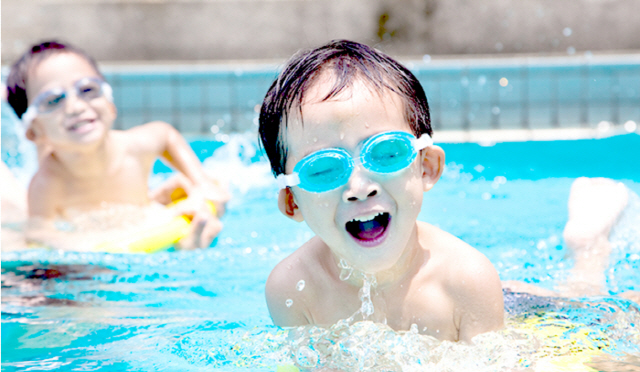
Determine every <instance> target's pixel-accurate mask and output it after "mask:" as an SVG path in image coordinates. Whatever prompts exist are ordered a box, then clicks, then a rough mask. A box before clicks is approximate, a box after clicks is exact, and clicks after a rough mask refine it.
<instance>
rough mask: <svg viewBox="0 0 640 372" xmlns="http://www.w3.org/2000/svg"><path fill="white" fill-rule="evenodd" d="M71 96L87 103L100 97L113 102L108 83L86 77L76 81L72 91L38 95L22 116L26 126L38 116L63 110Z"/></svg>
mask: <svg viewBox="0 0 640 372" xmlns="http://www.w3.org/2000/svg"><path fill="white" fill-rule="evenodd" d="M70 94H73V95H75V96H76V98H79V99H81V100H83V101H85V102H89V101H91V100H94V99H96V98H100V97H106V98H107V99H108V100H109V101H111V102H113V93H112V91H111V86H110V85H109V84H108V83H107V82H105V81H104V80H102V79H98V78H95V77H86V78H83V79H80V80H78V81H76V82H75V83H74V84H73V87H71V88H70V89H67V90H65V89H62V88H54V89H51V90H48V91H46V92H42V93H40V94H38V95H37V96H36V98H35V99H34V100H33V103H32V104H30V105H29V107H27V111H25V113H24V114H22V122H23V123H24V126H25V127H28V126H29V125H30V124H31V122H32V121H33V119H35V118H36V116H38V115H42V114H48V113H51V112H54V111H56V110H59V109H60V108H62V107H63V106H64V105H65V101H66V99H67V97H69V95H70Z"/></svg>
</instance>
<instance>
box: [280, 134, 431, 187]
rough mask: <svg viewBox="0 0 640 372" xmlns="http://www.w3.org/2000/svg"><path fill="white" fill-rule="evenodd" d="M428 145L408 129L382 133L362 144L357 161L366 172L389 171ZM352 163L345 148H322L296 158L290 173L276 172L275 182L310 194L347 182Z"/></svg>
mask: <svg viewBox="0 0 640 372" xmlns="http://www.w3.org/2000/svg"><path fill="white" fill-rule="evenodd" d="M432 145H433V140H432V139H431V137H429V136H428V135H423V136H421V137H420V138H419V139H417V138H416V137H415V136H414V135H413V134H411V133H408V132H402V131H391V132H382V133H379V134H376V135H374V136H372V137H370V138H369V139H367V140H366V141H365V142H364V143H363V144H362V148H361V150H360V156H359V157H358V160H359V162H360V164H361V165H362V167H364V168H365V169H367V170H368V171H370V172H374V173H378V174H391V173H395V172H399V171H401V170H403V169H406V168H408V167H409V166H410V165H411V163H413V161H414V160H415V159H416V157H417V156H418V152H419V151H420V150H422V149H424V148H426V147H429V146H432ZM354 166H355V165H354V161H353V158H352V157H351V154H349V153H348V152H347V151H346V150H345V149H341V148H328V149H322V150H319V151H316V152H314V153H311V154H309V155H307V156H305V157H304V158H303V159H302V160H300V161H299V162H298V163H297V164H296V165H295V167H294V168H293V173H292V174H286V175H285V174H280V175H278V177H277V178H276V182H277V183H278V186H279V187H280V188H285V187H292V186H298V187H299V188H301V189H303V190H305V191H308V192H313V193H321V192H326V191H331V190H335V189H337V188H338V187H340V186H343V185H345V184H346V183H347V181H348V180H349V177H351V172H352V171H353V168H354Z"/></svg>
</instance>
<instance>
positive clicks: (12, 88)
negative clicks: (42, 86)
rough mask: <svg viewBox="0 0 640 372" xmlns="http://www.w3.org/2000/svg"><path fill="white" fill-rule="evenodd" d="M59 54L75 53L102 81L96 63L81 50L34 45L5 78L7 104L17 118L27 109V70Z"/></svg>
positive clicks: (53, 43) (53, 44) (48, 43)
mask: <svg viewBox="0 0 640 372" xmlns="http://www.w3.org/2000/svg"><path fill="white" fill-rule="evenodd" d="M59 53H75V54H76V55H78V56H80V57H82V58H84V59H86V60H87V62H89V64H90V65H91V66H92V67H93V68H94V70H96V72H97V73H98V75H99V76H100V77H101V78H103V79H104V76H103V75H102V73H101V72H100V70H99V69H98V65H97V63H96V61H95V60H94V59H93V58H92V57H91V56H90V55H88V54H87V53H86V52H85V51H83V50H82V49H79V48H76V47H74V46H72V45H69V44H63V43H60V42H57V41H45V42H43V43H40V44H37V45H34V46H32V47H31V48H30V49H29V50H27V51H26V52H25V53H24V54H23V55H22V56H21V57H20V58H19V59H18V60H17V61H16V62H15V63H14V64H13V65H12V66H11V70H10V71H9V76H7V102H9V105H11V107H12V108H13V111H15V112H16V115H18V117H19V118H22V114H24V113H25V111H27V107H29V102H28V100H27V80H28V78H29V70H30V69H31V68H32V67H34V66H36V65H37V64H39V63H40V62H42V61H44V60H45V59H47V58H49V57H50V56H52V55H54V54H59Z"/></svg>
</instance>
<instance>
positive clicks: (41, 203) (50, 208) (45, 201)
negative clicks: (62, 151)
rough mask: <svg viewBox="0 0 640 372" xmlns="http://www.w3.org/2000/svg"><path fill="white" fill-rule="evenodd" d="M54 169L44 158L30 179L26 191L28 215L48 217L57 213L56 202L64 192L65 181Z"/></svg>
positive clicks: (52, 164) (53, 165)
mask: <svg viewBox="0 0 640 372" xmlns="http://www.w3.org/2000/svg"><path fill="white" fill-rule="evenodd" d="M56 167H57V165H56V164H54V163H52V162H51V161H49V160H48V159H47V158H45V159H43V160H42V162H41V164H40V167H39V168H38V170H37V171H36V173H35V174H34V175H33V177H32V178H31V181H30V182H29V187H28V190H27V200H28V203H27V205H28V208H29V215H31V216H42V217H50V216H53V215H55V214H56V213H57V209H58V200H59V197H60V195H62V194H63V192H64V188H65V180H64V178H63V176H62V175H61V174H60V173H59V172H57V170H56Z"/></svg>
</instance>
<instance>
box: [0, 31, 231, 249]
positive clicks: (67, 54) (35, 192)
mask: <svg viewBox="0 0 640 372" xmlns="http://www.w3.org/2000/svg"><path fill="white" fill-rule="evenodd" d="M7 91H8V92H7V100H8V102H9V104H10V105H11V106H12V107H13V109H14V111H15V112H16V114H17V115H18V117H20V118H21V119H22V122H23V124H24V126H25V129H26V137H27V138H28V139H29V140H31V141H33V142H34V143H35V144H36V146H37V147H38V151H39V158H40V162H39V169H38V170H37V172H36V173H35V175H34V176H33V178H32V180H31V182H30V184H29V189H28V215H29V219H30V222H29V224H28V227H27V231H26V236H27V239H28V240H30V241H32V242H37V243H40V244H45V245H47V246H49V247H52V248H61V249H70V250H84V249H90V246H91V244H93V243H94V242H95V241H94V240H96V239H100V238H98V237H97V235H96V234H98V235H99V234H100V233H101V232H102V233H104V234H105V235H106V236H108V234H109V232H108V230H109V229H110V228H111V227H114V226H113V224H114V223H117V222H118V221H114V220H119V221H120V222H122V221H123V217H122V216H117V218H113V217H114V216H109V217H111V218H110V219H111V220H110V221H106V220H103V221H101V222H100V224H98V226H93V231H91V232H90V233H87V234H83V233H81V232H79V231H78V232H74V231H73V230H74V229H73V228H71V229H70V230H71V231H65V230H69V229H68V228H64V229H60V228H59V225H60V224H59V219H69V218H70V219H76V220H78V219H82V218H78V216H90V217H89V218H85V219H84V221H87V220H91V218H93V217H91V214H90V213H93V212H94V211H99V210H108V209H110V208H111V207H113V206H120V205H126V206H134V208H128V209H126V211H127V213H133V214H136V213H135V211H140V210H143V209H144V208H140V207H146V206H149V205H150V204H151V199H150V196H149V190H148V176H149V174H150V172H151V168H152V165H153V163H154V161H155V160H156V159H157V158H158V157H163V158H164V159H165V160H167V161H168V162H170V163H171V164H172V165H173V166H174V167H175V168H176V169H177V170H178V171H179V172H180V173H181V174H182V175H183V177H182V181H181V186H184V187H183V189H186V193H187V195H188V198H187V201H186V202H184V203H182V205H181V206H180V209H177V210H176V211H175V213H178V214H187V215H190V216H191V217H192V218H193V221H192V224H191V233H190V234H189V235H188V236H187V237H185V238H183V240H182V241H181V246H182V247H183V248H193V247H207V246H209V244H210V243H211V241H212V240H213V238H214V237H215V236H216V235H217V234H218V233H219V231H220V229H221V227H222V225H221V223H220V221H219V220H218V216H217V215H214V214H212V213H211V211H210V209H209V208H208V207H207V206H206V203H205V199H208V200H212V201H213V202H215V203H217V205H218V210H222V207H223V205H224V203H225V202H226V200H227V199H228V195H227V193H226V190H223V189H221V188H219V187H218V186H217V185H216V184H215V183H213V182H212V181H211V180H210V179H209V177H208V176H207V174H206V173H205V171H204V169H203V168H202V166H201V164H200V161H199V160H198V158H197V157H196V155H195V154H194V153H193V151H192V150H191V148H190V147H189V145H188V144H187V143H186V141H185V140H184V138H183V137H182V136H181V135H180V133H179V132H178V131H177V130H176V129H174V128H173V127H172V126H171V125H169V124H167V123H163V122H151V123H147V124H144V125H140V126H137V127H134V128H132V129H129V130H126V131H119V130H113V129H112V126H113V123H114V121H115V119H116V115H117V112H116V107H115V106H114V104H113V99H112V95H111V87H110V86H109V85H108V84H107V82H106V81H105V79H104V77H103V76H102V74H101V73H100V71H99V70H98V68H97V65H96V63H95V61H94V60H93V59H92V58H91V57H90V56H89V55H87V54H86V53H85V52H84V51H82V50H80V49H78V48H75V47H73V46H70V45H65V44H61V43H58V42H45V43H41V44H39V45H35V46H33V47H32V48H31V49H29V50H28V51H27V52H26V53H25V54H24V55H23V56H22V57H21V58H20V59H19V60H18V61H17V62H16V63H15V64H14V65H13V66H12V68H11V71H10V73H9V76H8V77H7ZM164 191H166V190H164ZM158 194H159V195H160V194H162V193H158ZM111 210H112V211H113V209H111ZM132 211H134V212H132ZM107 214H108V213H107ZM125 214H126V213H125ZM94 216H95V215H94ZM104 216H105V214H103V217H104ZM131 217H132V218H131V219H132V220H135V219H137V218H138V217H140V218H144V216H143V215H142V214H141V215H140V216H131ZM125 220H126V219H125ZM94 222H95V221H94ZM135 222H138V221H130V224H129V225H133V224H135ZM124 225H125V226H118V227H119V228H125V229H126V228H128V227H130V226H126V225H127V223H124Z"/></svg>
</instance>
